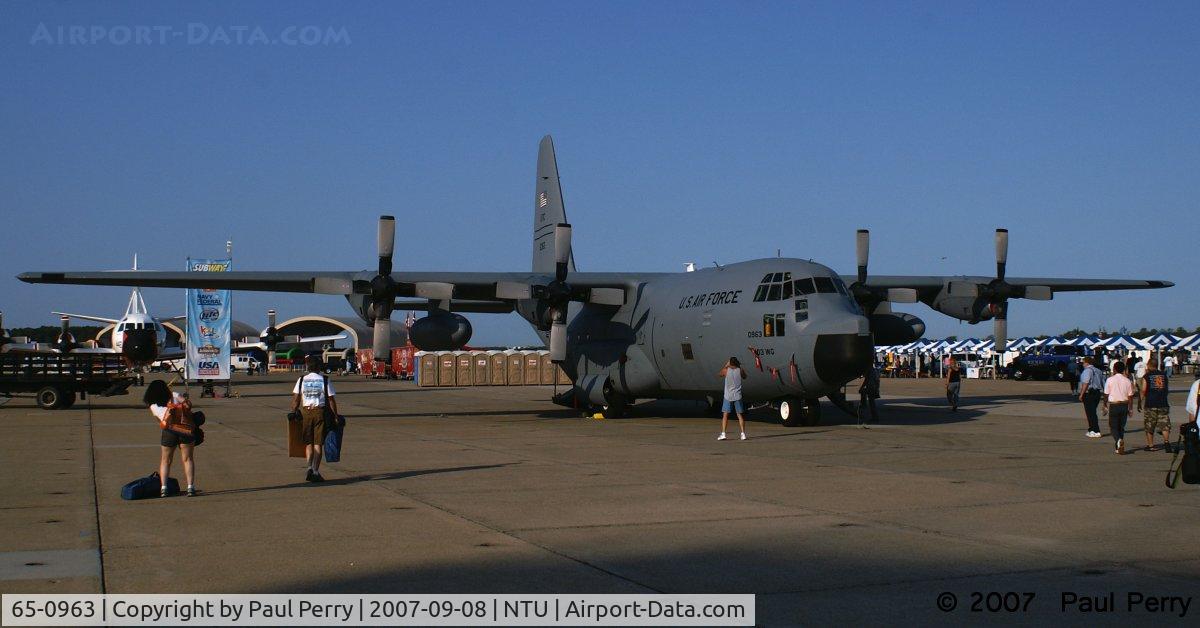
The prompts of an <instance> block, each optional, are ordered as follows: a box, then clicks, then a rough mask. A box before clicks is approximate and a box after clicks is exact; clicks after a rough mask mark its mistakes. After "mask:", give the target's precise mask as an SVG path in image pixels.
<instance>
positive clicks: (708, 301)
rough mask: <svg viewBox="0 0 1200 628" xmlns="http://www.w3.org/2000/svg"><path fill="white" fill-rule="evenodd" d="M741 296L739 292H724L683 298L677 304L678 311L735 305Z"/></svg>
mask: <svg viewBox="0 0 1200 628" xmlns="http://www.w3.org/2000/svg"><path fill="white" fill-rule="evenodd" d="M741 294H742V291H741V290H726V291H723V292H708V293H705V294H697V295H693V296H690V297H684V298H683V300H681V301H680V302H679V309H681V310H683V309H687V308H691V307H702V306H705V305H725V304H727V303H737V302H738V296H740V295H741Z"/></svg>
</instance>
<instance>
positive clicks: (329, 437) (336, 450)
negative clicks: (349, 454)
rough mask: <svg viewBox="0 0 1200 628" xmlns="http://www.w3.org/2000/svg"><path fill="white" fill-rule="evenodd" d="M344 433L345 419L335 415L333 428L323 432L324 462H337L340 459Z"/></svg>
mask: <svg viewBox="0 0 1200 628" xmlns="http://www.w3.org/2000/svg"><path fill="white" fill-rule="evenodd" d="M345 431H346V417H344V416H342V415H340V414H339V415H337V420H336V421H334V422H333V427H331V428H329V431H327V432H325V462H338V461H339V460H341V459H342V433H343V432H345Z"/></svg>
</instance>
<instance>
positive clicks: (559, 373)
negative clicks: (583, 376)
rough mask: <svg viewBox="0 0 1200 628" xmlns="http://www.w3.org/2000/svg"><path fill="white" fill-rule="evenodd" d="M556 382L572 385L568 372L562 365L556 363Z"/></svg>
mask: <svg viewBox="0 0 1200 628" xmlns="http://www.w3.org/2000/svg"><path fill="white" fill-rule="evenodd" d="M554 382H555V383H556V384H564V385H567V386H570V385H571V378H570V377H567V372H566V371H564V370H563V369H562V365H559V364H555V365H554Z"/></svg>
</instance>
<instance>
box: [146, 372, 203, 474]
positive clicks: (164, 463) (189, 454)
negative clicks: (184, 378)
mask: <svg viewBox="0 0 1200 628" xmlns="http://www.w3.org/2000/svg"><path fill="white" fill-rule="evenodd" d="M186 400H187V395H186V394H179V393H172V392H171V389H170V388H169V387H168V386H167V383H166V382H164V381H162V380H161V379H156V380H154V381H152V382H150V384H149V385H148V386H146V393H145V394H144V395H143V396H142V401H143V402H145V403H146V405H147V406H148V407H149V409H150V414H152V415H154V418H156V419H158V420H159V422H160V423H161V422H162V421H164V420H165V419H166V416H167V404H169V403H171V402H175V403H183V402H184V401H186ZM159 444H160V445H161V446H162V449H161V450H160V451H161V454H160V456H159V462H158V478H159V481H161V482H162V487H161V488H160V489H159V497H166V496H167V479H168V478H170V477H171V461H172V459H173V458H174V457H175V448H176V447H178V448H179V453H180V457H181V458H183V474H184V476H185V477H186V478H187V496H188V497H195V495H196V458H195V456H194V455H193V450H194V448H195V438H194V437H193V436H187V435H184V434H180V433H178V432H174V431H171V430H168V429H163V430H162V437H161V438H160V439H159Z"/></svg>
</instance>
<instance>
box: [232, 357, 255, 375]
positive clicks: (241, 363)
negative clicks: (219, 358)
mask: <svg viewBox="0 0 1200 628" xmlns="http://www.w3.org/2000/svg"><path fill="white" fill-rule="evenodd" d="M238 370H245V371H246V372H247V373H253V372H255V371H257V370H258V360H255V359H254V358H252V357H250V356H248V355H246V354H244V353H234V354H232V355H230V356H229V371H230V372H231V373H236V372H238Z"/></svg>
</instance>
